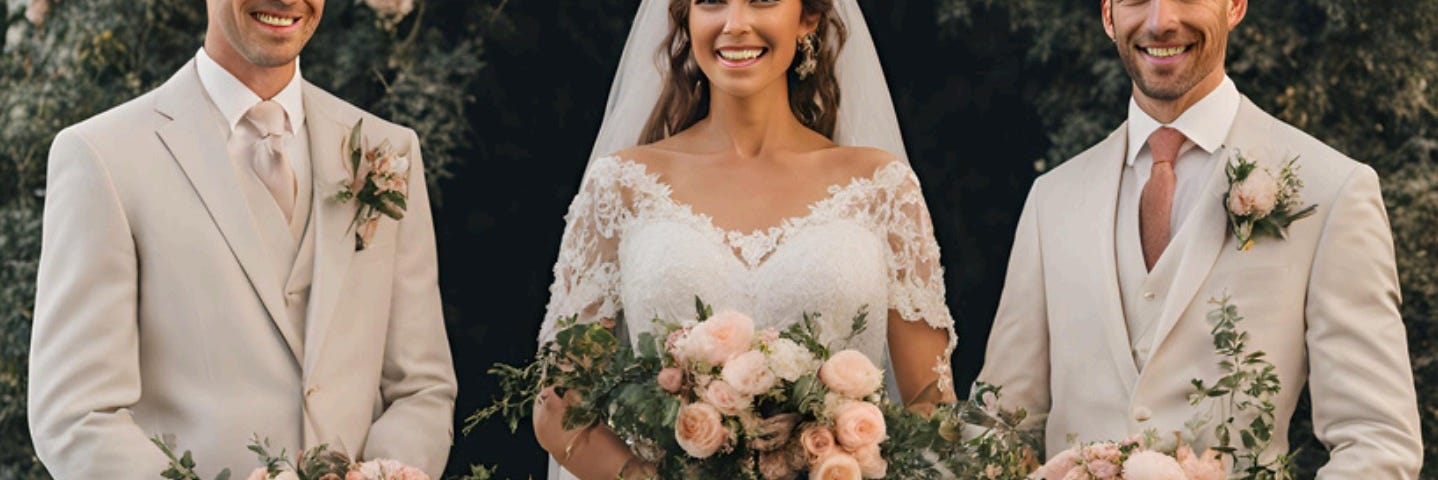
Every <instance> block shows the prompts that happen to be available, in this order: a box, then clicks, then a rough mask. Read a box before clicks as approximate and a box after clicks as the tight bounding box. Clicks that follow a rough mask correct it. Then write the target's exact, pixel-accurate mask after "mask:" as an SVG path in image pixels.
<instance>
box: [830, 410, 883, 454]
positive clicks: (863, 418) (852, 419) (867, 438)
mask: <svg viewBox="0 0 1438 480" xmlns="http://www.w3.org/2000/svg"><path fill="white" fill-rule="evenodd" d="M834 436H835V437H836V438H838V440H839V444H840V445H843V446H844V448H846V449H848V450H850V451H852V450H857V449H859V448H863V447H868V446H872V445H878V444H879V442H882V441H884V438H886V437H887V436H888V433H887V431H886V429H885V426H884V412H881V411H879V407H876V406H874V404H872V403H869V402H849V403H846V404H844V405H840V406H839V408H838V409H837V410H836V411H835V412H834Z"/></svg>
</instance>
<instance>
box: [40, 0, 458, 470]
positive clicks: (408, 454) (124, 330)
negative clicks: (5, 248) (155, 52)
mask: <svg viewBox="0 0 1438 480" xmlns="http://www.w3.org/2000/svg"><path fill="white" fill-rule="evenodd" d="M207 10H208V18H209V26H208V30H207V32H206V35H205V42H204V48H203V49H201V50H200V51H199V52H198V53H197V54H196V55H195V58H194V60H193V61H191V62H189V63H187V64H186V65H185V66H184V67H182V68H181V69H180V71H179V72H177V73H176V74H175V75H174V77H172V78H171V79H170V80H169V81H168V82H166V83H165V84H164V85H162V86H160V87H159V88H157V89H155V90H154V91H152V92H150V93H148V94H146V95H144V96H141V97H139V98H137V99H135V100H132V101H130V102H128V103H125V104H124V105H121V106H119V107H117V108H115V109H113V110H111V111H109V112H106V113H103V114H100V115H98V116H96V117H94V118H91V119H89V120H86V121H84V122H81V123H79V124H77V125H75V126H72V127H70V128H67V129H65V130H64V131H63V132H61V133H60V134H59V135H58V136H57V137H56V139H55V143H54V145H53V146H52V148H51V152H50V163H49V174H48V185H47V189H46V201H45V217H44V243H43V249H42V253H41V258H40V272H39V281H38V286H37V294H36V301H35V304H36V305H35V323H34V334H33V338H32V340H31V354H30V355H31V356H30V389H29V391H30V398H29V409H30V411H29V419H30V430H31V433H32V435H33V436H34V439H35V447H36V452H37V453H38V455H39V457H40V459H41V460H42V461H43V462H44V463H45V465H46V467H48V468H49V470H50V473H51V474H52V475H53V476H55V477H56V478H117V479H119V478H123V479H152V478H159V476H160V472H161V471H162V470H164V469H165V466H166V460H165V458H164V457H163V456H162V455H161V453H160V450H158V449H157V448H156V447H155V446H154V445H152V444H151V443H150V440H149V438H150V437H152V436H156V435H165V436H170V437H171V438H173V441H174V442H175V443H176V444H178V447H179V448H180V449H182V450H192V451H194V455H195V456H194V458H195V461H196V462H197V463H198V464H199V469H198V471H199V472H200V473H201V476H202V477H204V478H211V477H213V476H214V474H215V473H217V472H218V471H219V470H220V469H222V468H231V469H232V470H234V471H235V473H236V474H238V475H243V474H245V473H246V472H249V471H250V470H252V469H254V468H255V467H257V466H259V465H258V462H257V460H256V458H255V456H254V454H252V453H250V452H247V451H246V444H247V442H248V441H249V439H250V438H251V436H254V435H258V436H259V437H260V438H268V439H269V441H270V443H271V445H272V446H273V453H276V454H277V453H279V450H280V449H281V448H283V449H285V450H286V452H288V453H289V454H293V453H295V452H296V451H298V450H300V449H304V448H310V447H314V446H317V445H320V444H328V445H329V446H330V447H331V448H333V449H338V450H342V451H344V452H346V453H348V454H350V455H353V456H356V457H358V458H360V459H374V458H392V459H396V460H399V461H401V462H403V463H406V464H408V465H411V466H414V467H418V468H421V469H423V470H424V471H426V472H428V473H429V475H431V476H432V477H435V478H437V477H438V476H439V474H440V471H441V470H442V469H443V467H444V463H445V459H446V456H447V455H448V452H449V445H450V438H451V435H450V430H451V422H452V413H453V409H454V397H455V389H456V387H455V379H454V372H453V367H452V365H451V364H450V354H449V347H448V343H447V340H446V337H445V331H444V324H443V319H442V317H441V312H440V298H439V289H438V284H437V265H436V260H435V246H434V232H433V225H432V223H431V218H430V212H429V201H428V199H427V193H426V190H425V180H424V169H423V167H422V166H421V162H420V154H419V144H418V141H417V139H416V137H415V134H414V132H413V131H411V130H409V129H407V128H404V127H401V126H398V125H394V124H390V123H387V122H385V121H383V120H380V119H379V118H376V117H374V116H372V115H370V114H367V113H365V112H363V111H361V110H359V109H358V108H355V107H354V106H351V105H349V104H347V103H345V102H344V101H342V100H340V99H338V98H335V97H334V96H332V95H330V94H329V93H326V92H325V91H323V90H320V89H319V88H318V87H315V86H314V85H311V84H309V83H308V82H305V81H304V80H303V78H302V77H301V76H300V71H299V68H298V60H297V58H298V55H299V53H300V50H301V49H302V48H303V47H304V45H305V43H306V42H307V41H308V40H309V39H310V36H311V35H312V34H313V33H314V31H315V28H316V27H317V26H318V25H319V23H320V17H321V14H322V12H323V10H324V1H323V0H284V1H281V0H208V2H207ZM361 119H362V120H363V121H364V122H363V132H362V135H363V137H365V138H367V140H368V144H369V145H378V144H380V143H381V142H384V141H388V142H389V144H390V145H391V146H393V147H394V148H395V149H397V151H398V152H399V153H400V154H402V155H407V156H408V158H409V160H410V162H409V165H410V166H409V177H408V185H407V187H408V195H409V200H408V209H407V210H406V212H407V215H405V216H404V218H403V220H400V221H395V220H391V219H389V218H387V217H386V218H382V219H380V220H379V223H378V225H377V226H376V227H374V228H373V229H371V228H364V229H360V231H361V232H362V233H365V234H366V236H367V237H368V240H369V241H368V244H367V246H366V247H365V248H363V249H362V250H361V249H357V247H356V230H357V229H356V228H355V226H354V220H355V213H356V209H357V206H356V204H355V202H354V201H353V200H351V201H348V202H340V201H338V200H336V199H335V194H336V192H337V191H338V190H339V186H340V185H342V184H347V183H348V182H350V170H349V167H348V166H347V164H346V163H347V160H346V157H345V156H344V155H342V153H343V152H342V151H341V145H342V143H343V141H344V139H345V138H347V137H348V135H349V134H350V127H351V126H353V125H355V124H356V122H358V121H360V120H361ZM400 163H401V164H402V163H403V162H400ZM400 190H403V189H400Z"/></svg>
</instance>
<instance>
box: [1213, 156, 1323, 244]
mask: <svg viewBox="0 0 1438 480" xmlns="http://www.w3.org/2000/svg"><path fill="white" fill-rule="evenodd" d="M1297 161H1298V158H1297V157H1294V158H1291V159H1289V160H1288V161H1287V162H1284V163H1283V168H1282V169H1280V170H1279V172H1278V175H1274V174H1273V172H1271V171H1269V170H1268V168H1266V167H1263V166H1260V165H1259V164H1258V163H1257V162H1254V161H1251V160H1249V159H1248V158H1247V157H1246V156H1244V154H1243V153H1242V152H1238V153H1236V154H1235V155H1234V158H1233V160H1232V161H1230V162H1229V163H1228V166H1227V167H1226V168H1225V170H1224V172H1225V173H1226V174H1227V175H1228V191H1227V192H1225V193H1224V194H1223V206H1224V209H1225V210H1227V211H1228V221H1229V224H1230V225H1231V227H1232V228H1233V235H1234V236H1235V237H1236V238H1237V239H1238V249H1239V250H1242V251H1248V250H1249V249H1251V248H1253V244H1254V242H1255V241H1256V240H1257V238H1258V237H1260V236H1270V237H1274V238H1278V239H1286V238H1288V226H1289V225H1291V224H1292V223H1293V222H1296V221H1298V220H1300V219H1302V218H1304V217H1307V216H1309V215H1313V212H1314V211H1315V210H1317V209H1318V205H1309V206H1306V207H1303V206H1300V205H1302V203H1303V202H1302V200H1301V199H1300V197H1299V190H1300V189H1302V188H1303V180H1302V179H1299V178H1298V166H1297V165H1295V164H1294V162H1297Z"/></svg>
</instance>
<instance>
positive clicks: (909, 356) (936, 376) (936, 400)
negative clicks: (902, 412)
mask: <svg viewBox="0 0 1438 480" xmlns="http://www.w3.org/2000/svg"><path fill="white" fill-rule="evenodd" d="M888 340H889V345H890V347H889V361H890V362H891V363H893V367H894V372H893V374H894V379H895V380H897V383H898V385H899V395H900V396H901V397H903V401H904V405H905V406H907V407H909V409H911V410H914V411H918V412H921V413H928V412H931V411H933V409H934V407H937V406H938V405H939V404H941V403H954V402H956V401H958V398H957V395H955V394H954V385H953V383H954V381H953V379H952V378H951V377H950V376H949V374H948V372H949V355H948V353H949V352H948V348H949V331H948V330H947V329H942V328H934V327H932V326H930V325H929V323H928V322H924V321H908V320H904V318H903V317H902V316H901V315H899V313H898V312H894V311H890V312H889V338H888Z"/></svg>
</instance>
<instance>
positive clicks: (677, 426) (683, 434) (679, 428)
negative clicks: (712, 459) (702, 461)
mask: <svg viewBox="0 0 1438 480" xmlns="http://www.w3.org/2000/svg"><path fill="white" fill-rule="evenodd" d="M728 438H729V431H728V430H725V429H724V422H723V421H722V420H721V419H720V417H719V410H717V409H715V408H714V406H713V405H709V404H707V403H703V402H695V403H691V404H688V405H685V406H682V407H679V415H678V417H676V418H675V419H674V439H675V440H677V441H678V442H679V447H680V448H683V449H684V453H688V454H689V456H691V457H694V458H709V456H710V455H714V452H717V451H719V448H720V447H723V446H724V442H725V440H728Z"/></svg>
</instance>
